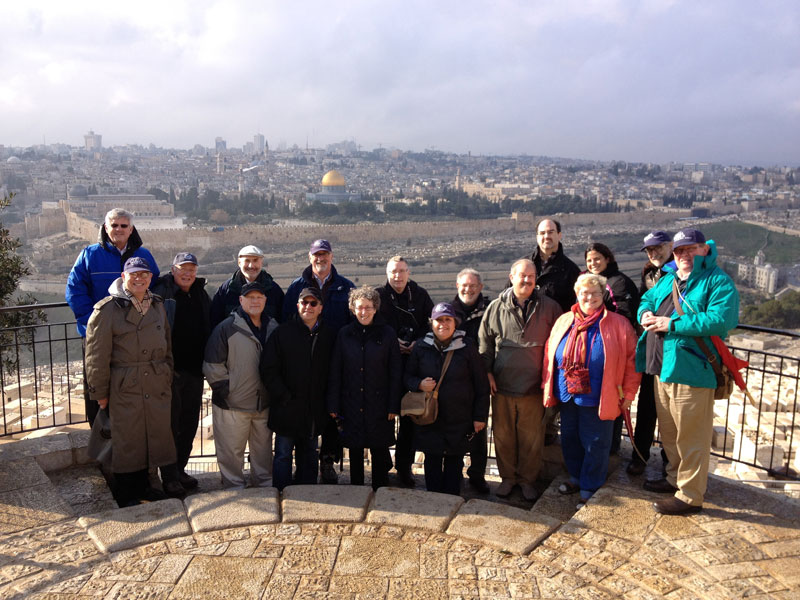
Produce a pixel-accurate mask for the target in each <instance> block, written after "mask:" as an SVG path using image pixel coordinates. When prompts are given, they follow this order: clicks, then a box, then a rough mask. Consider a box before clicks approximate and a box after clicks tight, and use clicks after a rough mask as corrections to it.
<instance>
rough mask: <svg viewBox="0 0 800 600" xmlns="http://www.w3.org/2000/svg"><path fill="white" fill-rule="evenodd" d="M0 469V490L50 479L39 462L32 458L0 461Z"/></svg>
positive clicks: (38, 483) (46, 481)
mask: <svg viewBox="0 0 800 600" xmlns="http://www.w3.org/2000/svg"><path fill="white" fill-rule="evenodd" d="M2 465H3V468H2V469H0V492H13V491H14V490H19V489H22V488H26V487H31V486H34V485H41V484H43V483H49V482H50V480H49V479H48V478H47V475H45V472H44V471H43V470H42V468H41V467H40V466H39V464H38V463H37V462H36V461H35V460H33V459H32V458H17V459H14V460H9V461H7V462H4V463H2Z"/></svg>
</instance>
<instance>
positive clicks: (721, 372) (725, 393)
mask: <svg viewBox="0 0 800 600" xmlns="http://www.w3.org/2000/svg"><path fill="white" fill-rule="evenodd" d="M672 303H673V304H674V305H675V312H677V313H678V314H679V315H681V316H683V314H684V312H683V308H681V303H680V297H679V294H678V282H677V281H674V280H673V282H672ZM692 337H693V339H694V341H695V343H696V344H697V345H698V347H699V348H700V350H701V351H702V352H703V354H704V355H705V357H706V360H707V361H708V362H709V363H710V364H711V368H712V369H714V375H715V377H716V378H717V387H716V388H715V389H714V400H727V399H728V398H730V397H731V394H732V393H733V377H732V376H731V374H730V372H729V371H728V369H727V368H726V367H725V365H721V364H719V360H717V355H716V354H714V353H713V352H711V350H710V349H709V348H708V345H707V344H706V343H705V341H704V340H703V338H701V337H697V336H692Z"/></svg>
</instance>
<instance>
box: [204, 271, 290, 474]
mask: <svg viewBox="0 0 800 600" xmlns="http://www.w3.org/2000/svg"><path fill="white" fill-rule="evenodd" d="M266 302H267V290H266V289H265V288H264V286H263V285H261V284H260V283H258V282H256V281H254V282H252V283H247V284H245V285H244V286H242V294H241V296H239V308H237V309H235V310H234V311H233V313H232V314H231V315H230V316H229V317H227V318H226V319H225V320H224V321H222V322H221V323H220V324H219V325H217V326H216V327H215V328H214V331H213V332H212V333H211V337H210V338H209V340H208V344H207V345H206V354H205V360H204V362H203V374H204V375H205V376H206V379H207V380H208V383H209V385H210V386H211V390H212V395H211V402H212V404H213V407H212V415H213V419H214V445H215V446H216V450H217V462H218V464H219V471H220V474H221V475H222V483H223V485H224V486H225V487H229V488H244V487H245V479H244V473H243V463H244V448H245V445H247V444H249V445H250V484H251V486H253V487H269V486H271V485H272V431H270V429H269V427H268V426H267V419H268V416H269V413H268V409H269V397H268V396H267V390H266V389H265V388H264V384H263V383H262V382H261V377H260V375H259V364H260V362H261V353H262V351H263V348H264V344H265V343H266V341H267V338H268V337H269V336H270V334H271V333H272V332H273V331H274V330H275V329H276V328H277V326H278V324H277V323H276V322H275V319H272V318H270V317H268V316H266V315H263V314H262V312H263V310H264V305H265V304H266Z"/></svg>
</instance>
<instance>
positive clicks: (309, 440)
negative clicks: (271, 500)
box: [272, 434, 317, 490]
mask: <svg viewBox="0 0 800 600" xmlns="http://www.w3.org/2000/svg"><path fill="white" fill-rule="evenodd" d="M292 450H294V455H295V464H296V465H297V473H296V474H295V481H294V482H295V483H297V484H314V483H317V436H313V437H311V436H309V437H305V438H304V437H296V438H295V437H291V436H288V435H277V434H276V435H275V458H274V459H273V461H272V485H274V486H275V487H276V488H278V489H279V490H282V489H283V488H285V487H286V486H287V485H291V484H292Z"/></svg>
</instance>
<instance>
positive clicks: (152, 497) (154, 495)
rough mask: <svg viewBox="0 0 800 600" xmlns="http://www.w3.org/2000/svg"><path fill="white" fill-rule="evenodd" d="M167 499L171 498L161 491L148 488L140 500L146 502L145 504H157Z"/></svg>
mask: <svg viewBox="0 0 800 600" xmlns="http://www.w3.org/2000/svg"><path fill="white" fill-rule="evenodd" d="M167 498H169V496H167V495H166V494H165V493H164V492H162V491H161V490H159V489H157V488H154V487H148V488H145V490H144V492H143V493H142V497H141V498H139V499H140V500H144V501H145V502H157V501H159V500H166V499H167Z"/></svg>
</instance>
